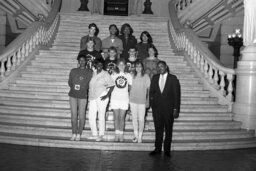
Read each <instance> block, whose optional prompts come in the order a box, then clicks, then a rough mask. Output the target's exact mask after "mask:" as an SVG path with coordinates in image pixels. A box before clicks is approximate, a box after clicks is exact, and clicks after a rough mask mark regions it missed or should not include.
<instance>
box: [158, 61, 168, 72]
mask: <svg viewBox="0 0 256 171" xmlns="http://www.w3.org/2000/svg"><path fill="white" fill-rule="evenodd" d="M159 64H163V65H165V66H166V71H167V73H170V70H169V67H168V65H167V63H166V62H165V61H163V60H160V61H158V62H157V66H158V65H159Z"/></svg>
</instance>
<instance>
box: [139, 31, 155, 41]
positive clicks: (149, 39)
mask: <svg viewBox="0 0 256 171" xmlns="http://www.w3.org/2000/svg"><path fill="white" fill-rule="evenodd" d="M143 34H145V35H146V36H147V37H148V44H152V43H153V39H152V37H151V35H150V34H149V32H148V31H143V32H142V33H141V34H140V41H141V42H143V40H142V36H143Z"/></svg>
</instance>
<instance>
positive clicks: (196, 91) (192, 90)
mask: <svg viewBox="0 0 256 171" xmlns="http://www.w3.org/2000/svg"><path fill="white" fill-rule="evenodd" d="M9 89H10V90H24V91H38V92H63V93H68V92H69V87H68V85H64V86H56V85H39V84H21V83H19V84H13V83H11V84H9ZM181 95H182V96H185V97H210V93H209V91H208V90H203V87H202V86H200V85H198V86H196V87H191V86H182V87H181Z"/></svg>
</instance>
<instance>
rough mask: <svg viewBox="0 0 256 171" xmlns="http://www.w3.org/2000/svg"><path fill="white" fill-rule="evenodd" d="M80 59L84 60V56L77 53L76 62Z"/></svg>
mask: <svg viewBox="0 0 256 171" xmlns="http://www.w3.org/2000/svg"><path fill="white" fill-rule="evenodd" d="M81 58H84V59H86V56H85V55H84V54H82V53H79V54H78V55H77V58H76V59H77V60H78V61H79V60H80V59H81Z"/></svg>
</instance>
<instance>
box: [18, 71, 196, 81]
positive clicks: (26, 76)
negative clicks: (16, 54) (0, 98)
mask: <svg viewBox="0 0 256 171" xmlns="http://www.w3.org/2000/svg"><path fill="white" fill-rule="evenodd" d="M38 73H39V72H38ZM176 76H177V77H178V79H179V80H184V81H197V82H198V81H199V80H200V79H199V78H197V77H194V75H190V76H186V77H185V76H184V75H176ZM68 77H69V73H67V74H65V75H64V74H63V75H61V74H45V73H41V74H40V77H38V75H36V74H35V73H24V72H22V73H21V78H22V79H30V80H32V79H33V80H53V81H56V78H58V80H60V81H63V80H65V81H67V80H68Z"/></svg>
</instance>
